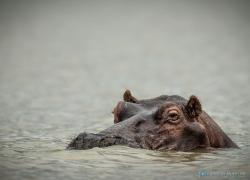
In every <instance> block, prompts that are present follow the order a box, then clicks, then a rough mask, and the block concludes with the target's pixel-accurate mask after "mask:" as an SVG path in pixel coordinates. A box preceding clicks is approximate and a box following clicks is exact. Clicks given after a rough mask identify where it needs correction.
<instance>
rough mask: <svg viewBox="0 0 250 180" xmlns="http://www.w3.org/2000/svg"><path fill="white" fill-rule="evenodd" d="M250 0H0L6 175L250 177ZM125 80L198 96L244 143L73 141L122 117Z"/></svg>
mask: <svg viewBox="0 0 250 180" xmlns="http://www.w3.org/2000/svg"><path fill="white" fill-rule="evenodd" d="M249 7H250V4H249V2H247V1H246V2H244V1H235V2H234V3H233V2H231V1H227V2H223V1H220V3H219V2H213V3H212V2H210V3H209V2H208V1H202V2H201V1H197V2H195V1H178V2H177V1H168V2H167V1H164V2H163V1H162V2H159V1H157V2H154V3H153V2H146V1H143V2H139V1H137V2H132V1H131V2H126V3H125V2H122V1H114V2H107V1H106V2H91V1H84V2H76V1H75V2H68V3H66V2H62V1H60V2H59V1H58V2H56V1H53V2H49V1H48V2H46V1H40V2H34V1H30V2H29V1H23V2H20V1H18V2H15V3H14V2H12V3H11V2H8V3H7V2H3V1H1V5H0V175H1V179H41V180H42V179H177V178H180V179H190V178H191V179H196V178H197V179H200V178H205V179H249V178H250V175H249V174H250V163H249V161H250V158H249V157H250V142H249V136H250V132H249V129H250V123H249V122H250V111H249V107H250V93H249V92H250V81H249V77H250V13H249V12H250V9H249ZM126 88H128V89H131V90H132V92H133V93H134V95H135V96H136V97H138V98H151V97H155V96H158V95H161V94H178V95H182V96H184V97H188V96H190V95H191V94H195V95H197V96H198V97H200V99H201V101H202V104H203V108H204V109H205V110H206V111H207V112H208V113H209V114H210V115H211V116H212V117H213V118H214V119H215V120H216V122H218V124H219V125H220V126H221V127H222V128H223V129H224V131H225V132H226V133H227V134H228V135H229V136H230V137H231V138H232V139H233V140H234V141H235V142H236V143H237V144H238V145H239V146H240V148H241V149H223V150H216V151H214V152H210V153H208V152H207V153H204V152H157V151H148V150H143V149H132V148H128V147H124V146H113V147H108V148H94V149H91V150H86V151H67V150H65V147H66V146H67V144H68V143H69V141H70V140H71V139H72V138H73V137H74V136H76V135H77V134H78V133H80V132H83V131H88V132H98V131H100V130H103V129H104V128H107V127H108V126H110V125H111V124H112V123H113V117H112V114H111V110H112V108H113V107H114V106H115V105H116V103H117V102H118V101H119V100H120V99H121V95H122V93H123V91H124V90H125V89H126ZM202 173H203V174H202ZM223 173H227V175H225V174H224V175H223ZM230 173H231V174H230ZM232 173H235V174H232ZM237 173H238V174H237ZM204 174H205V175H204Z"/></svg>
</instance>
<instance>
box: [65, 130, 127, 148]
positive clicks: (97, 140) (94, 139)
mask: <svg viewBox="0 0 250 180" xmlns="http://www.w3.org/2000/svg"><path fill="white" fill-rule="evenodd" d="M118 144H120V145H123V144H128V141H127V140H126V139H124V138H122V137H120V136H112V135H105V134H93V133H86V132H84V133H81V134H79V135H78V136H77V137H76V138H75V139H73V140H72V142H71V143H70V144H69V145H68V147H67V149H91V148H94V147H107V146H112V145H118Z"/></svg>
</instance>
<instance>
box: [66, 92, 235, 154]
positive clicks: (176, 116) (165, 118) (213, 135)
mask: <svg viewBox="0 0 250 180" xmlns="http://www.w3.org/2000/svg"><path fill="white" fill-rule="evenodd" d="M113 114H114V125H113V126H111V127H109V128H107V129H105V130H103V131H101V132H99V133H98V134H92V133H81V134H80V135H78V136H77V137H76V138H75V139H74V140H73V141H72V142H71V143H70V144H69V146H68V148H70V149H90V148H93V147H106V146H111V145H127V146H130V147H135V148H144V149H152V150H180V151H190V150H194V149H198V148H209V147H237V145H236V144H235V143H234V142H233V141H232V140H231V139H230V138H229V137H228V136H227V135H226V134H225V133H224V132H223V131H222V130H221V128H220V127H219V126H218V125H217V124H216V123H215V122H214V121H213V120H212V119H211V118H210V117H209V116H208V115H207V114H206V113H205V112H204V111H202V107H201V103H200V101H199V99H198V98H197V97H196V96H191V97H190V98H189V99H188V100H186V99H184V98H183V97H180V96H177V95H173V96H167V95H163V96H159V97H156V98H153V99H146V100H138V99H137V98H135V97H133V96H132V94H131V92H130V91H129V90H127V91H125V93H124V95H123V101H120V102H118V104H117V106H116V107H115V108H114V110H113Z"/></svg>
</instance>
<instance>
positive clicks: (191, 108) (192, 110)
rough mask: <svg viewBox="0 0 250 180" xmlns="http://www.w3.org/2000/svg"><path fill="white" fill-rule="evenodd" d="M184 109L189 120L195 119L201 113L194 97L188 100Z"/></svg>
mask: <svg viewBox="0 0 250 180" xmlns="http://www.w3.org/2000/svg"><path fill="white" fill-rule="evenodd" d="M185 108H186V110H187V112H188V115H189V116H190V117H191V118H196V117H198V116H199V115H200V114H201V113H202V108H201V103H200V101H199V99H198V98H197V97H196V96H194V95H192V96H191V97H190V98H189V100H188V103H187V105H186V107H185Z"/></svg>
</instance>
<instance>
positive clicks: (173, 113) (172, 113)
mask: <svg viewBox="0 0 250 180" xmlns="http://www.w3.org/2000/svg"><path fill="white" fill-rule="evenodd" d="M167 119H168V121H171V122H176V121H178V120H179V114H178V112H177V111H176V110H170V111H169V112H168V116H167Z"/></svg>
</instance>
